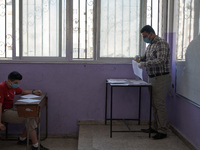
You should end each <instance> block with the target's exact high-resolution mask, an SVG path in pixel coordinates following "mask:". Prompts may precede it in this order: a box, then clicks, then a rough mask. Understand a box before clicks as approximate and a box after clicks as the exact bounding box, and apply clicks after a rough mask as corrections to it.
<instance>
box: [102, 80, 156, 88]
mask: <svg viewBox="0 0 200 150" xmlns="http://www.w3.org/2000/svg"><path fill="white" fill-rule="evenodd" d="M106 83H107V84H110V86H115V87H152V84H151V83H147V82H145V81H143V80H135V79H107V80H106Z"/></svg>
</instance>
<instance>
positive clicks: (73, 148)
mask: <svg viewBox="0 0 200 150" xmlns="http://www.w3.org/2000/svg"><path fill="white" fill-rule="evenodd" d="M16 143H17V141H2V140H0V150H26V145H17V144H16ZM41 143H42V145H43V146H45V147H47V148H49V150H77V147H78V139H75V138H47V139H46V140H44V141H42V142H41Z"/></svg>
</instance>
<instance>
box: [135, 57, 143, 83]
mask: <svg viewBox="0 0 200 150" xmlns="http://www.w3.org/2000/svg"><path fill="white" fill-rule="evenodd" d="M138 65H139V63H137V62H136V61H134V60H132V67H133V72H134V74H135V75H136V76H138V77H139V78H140V79H142V80H143V77H142V69H140V68H139V67H138Z"/></svg>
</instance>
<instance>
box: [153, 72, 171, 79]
mask: <svg viewBox="0 0 200 150" xmlns="http://www.w3.org/2000/svg"><path fill="white" fill-rule="evenodd" d="M166 74H169V72H164V73H156V74H154V75H149V78H153V77H157V76H162V75H166Z"/></svg>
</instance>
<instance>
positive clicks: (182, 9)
mask: <svg viewBox="0 0 200 150" xmlns="http://www.w3.org/2000/svg"><path fill="white" fill-rule="evenodd" d="M177 1H178V2H177V3H178V10H177V11H178V12H177V29H176V31H177V39H176V42H177V45H176V48H177V56H176V58H177V60H185V54H186V50H187V47H188V45H189V44H190V42H191V41H192V40H193V39H194V38H195V37H196V36H197V35H198V34H199V20H200V19H199V16H200V15H199V8H197V7H196V6H195V1H197V0H177ZM196 3H197V2H196ZM197 6H198V5H197Z"/></svg>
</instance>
